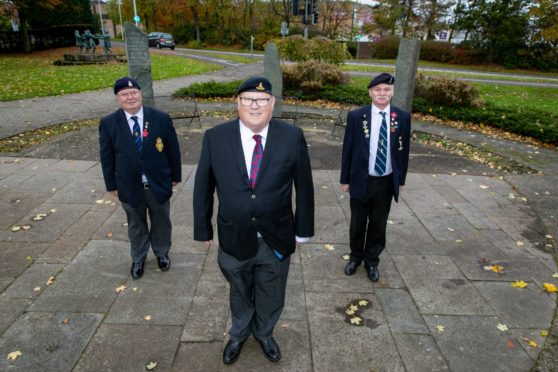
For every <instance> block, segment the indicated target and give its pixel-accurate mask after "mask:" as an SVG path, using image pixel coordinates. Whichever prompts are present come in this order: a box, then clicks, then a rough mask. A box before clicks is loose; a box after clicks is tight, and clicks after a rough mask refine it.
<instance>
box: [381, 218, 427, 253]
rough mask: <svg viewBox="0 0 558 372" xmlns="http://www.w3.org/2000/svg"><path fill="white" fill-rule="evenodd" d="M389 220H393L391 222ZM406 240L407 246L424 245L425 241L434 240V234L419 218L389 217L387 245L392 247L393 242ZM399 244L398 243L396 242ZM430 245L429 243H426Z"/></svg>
mask: <svg viewBox="0 0 558 372" xmlns="http://www.w3.org/2000/svg"><path fill="white" fill-rule="evenodd" d="M389 221H391V222H393V223H390V222H389ZM392 241H394V242H401V241H402V242H404V243H405V244H406V245H407V246H410V245H413V246H415V245H416V246H423V243H424V242H427V243H430V242H433V241H434V238H433V237H432V235H431V234H430V233H429V232H428V230H426V229H425V228H424V226H423V225H422V223H420V221H419V220H417V219H413V220H396V219H389V220H388V224H387V234H386V246H387V247H388V249H390V248H391V247H392V246H393V245H394V244H391V242H392ZM395 245H397V244H395ZM425 246H426V247H428V245H425Z"/></svg>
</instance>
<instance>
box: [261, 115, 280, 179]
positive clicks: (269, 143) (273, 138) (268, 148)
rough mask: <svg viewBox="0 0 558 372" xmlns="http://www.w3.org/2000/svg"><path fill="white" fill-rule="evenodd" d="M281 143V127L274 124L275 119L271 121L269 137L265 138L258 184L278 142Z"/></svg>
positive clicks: (268, 131)
mask: <svg viewBox="0 0 558 372" xmlns="http://www.w3.org/2000/svg"><path fill="white" fill-rule="evenodd" d="M278 143H279V127H277V125H274V123H273V120H271V122H270V123H269V129H268V130H267V139H266V140H265V148H264V153H263V158H262V164H261V165H260V170H259V172H258V178H256V186H257V185H258V184H259V183H260V180H261V179H262V176H263V174H264V173H265V170H266V169H267V166H268V165H269V162H270V161H271V159H272V158H273V155H272V154H273V153H274V152H275V149H276V148H277V144H278Z"/></svg>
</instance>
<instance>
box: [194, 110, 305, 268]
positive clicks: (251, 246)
mask: <svg viewBox="0 0 558 372" xmlns="http://www.w3.org/2000/svg"><path fill="white" fill-rule="evenodd" d="M239 125H240V124H239V120H238V119H236V120H233V121H229V122H227V123H224V124H221V125H219V126H216V127H214V128H211V129H208V130H207V131H206V132H205V136H204V139H203V147H202V151H201V156H200V161H199V163H198V168H197V171H196V179H195V185H194V239H195V240H198V241H208V240H211V239H213V227H212V224H211V217H212V213H213V194H214V191H215V188H217V196H218V199H219V208H218V214H217V230H218V235H219V246H220V247H221V249H223V251H225V252H226V253H228V254H230V255H232V256H234V257H235V258H237V259H238V260H246V259H249V258H252V257H254V256H255V255H256V253H257V250H258V240H257V232H259V233H260V234H261V235H262V236H263V238H264V240H265V241H266V243H267V244H268V245H269V246H270V247H272V248H273V249H275V250H276V251H278V252H280V253H281V254H283V255H284V256H285V257H286V256H288V255H290V254H291V253H293V252H294V250H295V246H296V243H295V235H297V236H300V237H311V236H313V235H314V187H313V182H312V170H311V167H310V158H309V156H308V148H307V145H306V140H305V138H304V133H303V132H302V130H301V129H300V128H297V127H295V126H293V125H289V124H287V123H284V122H281V121H277V120H271V122H270V124H269V130H268V135H267V139H266V144H265V148H264V154H263V159H262V164H261V167H260V171H259V173H258V178H257V179H256V184H255V187H254V190H252V189H251V187H250V182H249V176H248V172H247V170H246V163H245V161H244V153H243V150H242V141H241V139H240V126H239ZM293 184H294V186H295V189H296V199H295V206H296V213H294V214H293V209H292V188H293Z"/></svg>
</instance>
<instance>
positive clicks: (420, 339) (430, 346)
mask: <svg viewBox="0 0 558 372" xmlns="http://www.w3.org/2000/svg"><path fill="white" fill-rule="evenodd" d="M393 338H394V339H395V344H396V345H397V349H398V350H399V355H401V359H403V364H404V365H405V369H406V370H407V371H413V372H438V371H449V368H448V366H447V364H446V362H445V360H444V357H443V355H442V353H440V350H439V349H438V346H437V345H436V342H434V339H433V338H432V336H431V335H416V334H403V333H394V334H393Z"/></svg>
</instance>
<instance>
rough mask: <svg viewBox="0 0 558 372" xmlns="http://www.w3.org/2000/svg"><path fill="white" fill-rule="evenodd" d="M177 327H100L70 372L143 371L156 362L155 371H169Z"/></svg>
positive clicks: (119, 325) (118, 325)
mask: <svg viewBox="0 0 558 372" xmlns="http://www.w3.org/2000/svg"><path fill="white" fill-rule="evenodd" d="M179 340H180V327H176V326H159V325H137V324H135V325H127V324H103V325H101V326H100V327H99V329H98V330H97V332H96V333H95V335H94V336H93V338H92V339H91V341H90V342H89V344H88V345H87V348H86V349H85V351H84V352H83V355H82V356H81V358H80V359H79V361H78V363H77V364H76V366H75V368H74V369H73V371H75V372H82V371H83V372H85V371H114V372H117V371H118V372H128V371H129V372H137V371H145V370H146V367H145V366H146V365H147V364H148V363H150V362H157V367H156V370H157V371H168V370H170V368H171V366H172V363H173V360H174V354H175V352H176V350H177V345H178V344H179Z"/></svg>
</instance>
